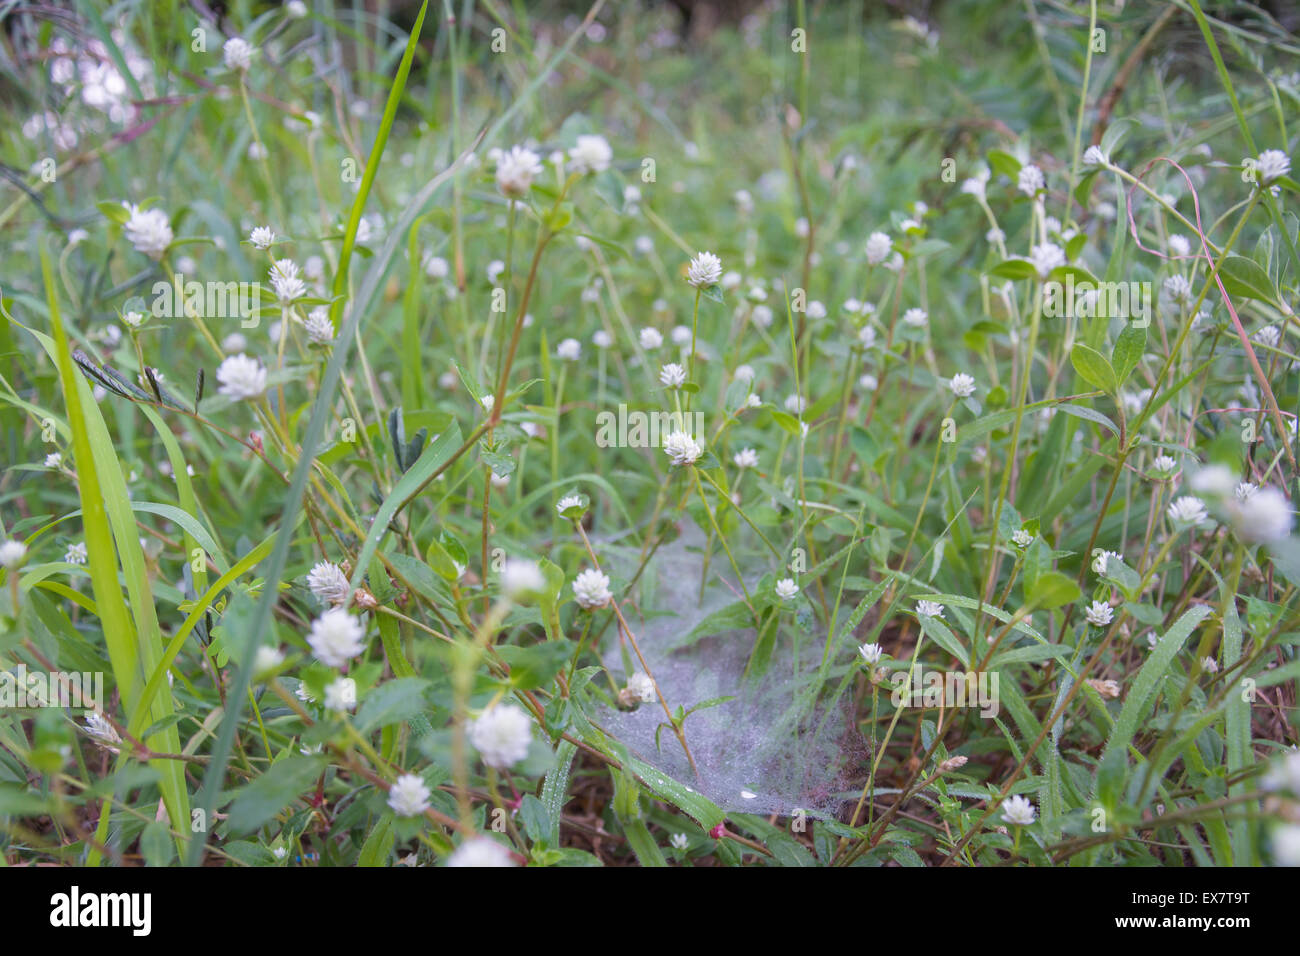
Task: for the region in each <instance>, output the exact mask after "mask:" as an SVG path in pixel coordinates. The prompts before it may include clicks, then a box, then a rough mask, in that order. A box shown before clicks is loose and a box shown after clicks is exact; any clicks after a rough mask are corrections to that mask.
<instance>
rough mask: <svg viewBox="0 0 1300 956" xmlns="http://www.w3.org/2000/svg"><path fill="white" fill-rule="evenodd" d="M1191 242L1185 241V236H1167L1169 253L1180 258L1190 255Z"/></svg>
mask: <svg viewBox="0 0 1300 956" xmlns="http://www.w3.org/2000/svg"><path fill="white" fill-rule="evenodd" d="M1191 252H1192V244H1191V243H1190V242H1188V241H1187V237H1186V236H1180V235H1177V234H1175V235H1172V236H1170V237H1169V254H1170V255H1172V256H1177V257H1178V258H1180V259H1182V258H1185V257H1186V256H1189V255H1191Z"/></svg>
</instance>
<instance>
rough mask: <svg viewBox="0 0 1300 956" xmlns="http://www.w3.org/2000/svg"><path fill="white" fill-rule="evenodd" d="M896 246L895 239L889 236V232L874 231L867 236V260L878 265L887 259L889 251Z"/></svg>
mask: <svg viewBox="0 0 1300 956" xmlns="http://www.w3.org/2000/svg"><path fill="white" fill-rule="evenodd" d="M893 247H894V240H892V239H890V238H889V235H888V234H887V233H883V232H873V233H872V234H871V235H870V236H868V237H867V246H866V252H867V262H869V263H871V264H872V265H873V266H878V265H880V263H882V262H884V261H885V258H886V257H887V256H888V255H889V252H890V250H891V249H893Z"/></svg>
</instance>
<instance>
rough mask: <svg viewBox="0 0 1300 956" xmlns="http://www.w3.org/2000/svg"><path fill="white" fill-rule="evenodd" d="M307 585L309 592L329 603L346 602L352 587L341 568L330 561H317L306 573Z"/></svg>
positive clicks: (350, 594)
mask: <svg viewBox="0 0 1300 956" xmlns="http://www.w3.org/2000/svg"><path fill="white" fill-rule="evenodd" d="M307 587H308V588H310V589H311V593H312V594H314V595H316V596H317V597H318V598H320V599H321V600H322V601H327V602H329V603H330V604H346V603H347V602H348V598H350V597H351V596H352V587H351V585H350V584H348V576H347V575H346V574H344V573H343V569H342V568H340V567H339V566H338V565H337V564H334V563H333V562H330V561H318V562H316V564H315V565H313V566H312V569H311V571H309V572H308V573H307Z"/></svg>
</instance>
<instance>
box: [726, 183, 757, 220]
mask: <svg viewBox="0 0 1300 956" xmlns="http://www.w3.org/2000/svg"><path fill="white" fill-rule="evenodd" d="M731 201H732V202H734V203H735V204H736V210H737V212H739V213H740V214H741V215H742V216H747V215H749V214H750V213H752V212H753V211H754V197H753V196H752V195H751V194H750V192H749V190H748V189H737V190H736V191H735V192H734V193H732V194H731Z"/></svg>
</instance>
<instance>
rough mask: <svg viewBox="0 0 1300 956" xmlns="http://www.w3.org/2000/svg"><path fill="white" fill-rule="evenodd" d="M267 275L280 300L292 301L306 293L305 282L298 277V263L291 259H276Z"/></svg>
mask: <svg viewBox="0 0 1300 956" xmlns="http://www.w3.org/2000/svg"><path fill="white" fill-rule="evenodd" d="M267 275H268V276H269V278H270V280H271V288H272V289H274V290H275V296H276V298H277V299H279V300H280V301H281V302H292V301H293V300H294V299H301V298H302V297H303V296H304V295H306V294H307V283H305V282H303V281H302V279H300V278H299V277H298V263H296V262H294V261H293V260H292V259H277V260H276V261H275V263H274V264H273V265H272V266H271V268H270V271H269V272H268V273H267Z"/></svg>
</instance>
